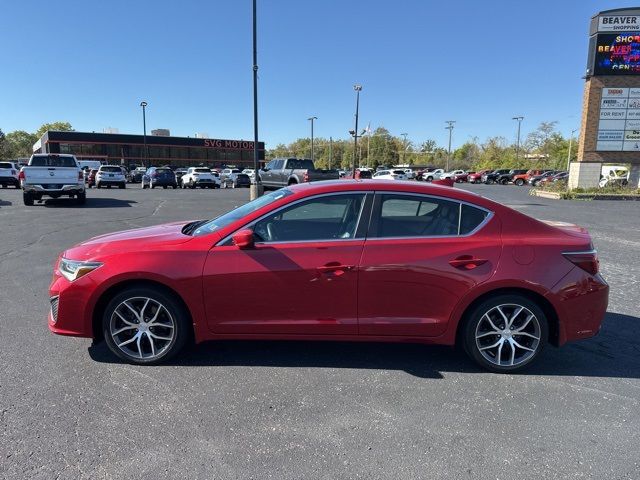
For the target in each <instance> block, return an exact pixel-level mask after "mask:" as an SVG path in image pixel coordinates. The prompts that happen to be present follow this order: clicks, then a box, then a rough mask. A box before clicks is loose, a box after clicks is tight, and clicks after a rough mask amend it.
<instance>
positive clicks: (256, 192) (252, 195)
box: [249, 0, 262, 200]
mask: <svg viewBox="0 0 640 480" xmlns="http://www.w3.org/2000/svg"><path fill="white" fill-rule="evenodd" d="M256 12H257V7H256V0H253V176H254V178H255V180H254V181H253V182H252V184H251V188H250V189H249V199H250V200H255V199H256V198H258V197H259V196H260V195H262V188H261V187H262V185H261V183H260V175H259V174H258V22H257V18H256V17H257V15H256Z"/></svg>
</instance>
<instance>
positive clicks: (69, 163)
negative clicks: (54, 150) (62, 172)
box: [29, 155, 78, 167]
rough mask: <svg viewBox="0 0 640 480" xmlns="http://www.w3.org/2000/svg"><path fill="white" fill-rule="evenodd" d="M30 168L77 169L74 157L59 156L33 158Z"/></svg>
mask: <svg viewBox="0 0 640 480" xmlns="http://www.w3.org/2000/svg"><path fill="white" fill-rule="evenodd" d="M29 166H30V167H77V166H78V164H77V163H76V161H75V159H74V158H73V157H59V156H58V155H47V156H40V157H33V158H32V159H31V161H30V162H29Z"/></svg>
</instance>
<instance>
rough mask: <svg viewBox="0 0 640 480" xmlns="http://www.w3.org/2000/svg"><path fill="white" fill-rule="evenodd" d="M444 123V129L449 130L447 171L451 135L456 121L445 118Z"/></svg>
mask: <svg viewBox="0 0 640 480" xmlns="http://www.w3.org/2000/svg"><path fill="white" fill-rule="evenodd" d="M444 123H446V124H447V126H446V127H444V128H445V130H449V152H448V153H447V168H446V170H447V172H448V171H449V162H450V161H451V135H452V134H453V124H454V123H456V121H455V120H447V121H445V122H444Z"/></svg>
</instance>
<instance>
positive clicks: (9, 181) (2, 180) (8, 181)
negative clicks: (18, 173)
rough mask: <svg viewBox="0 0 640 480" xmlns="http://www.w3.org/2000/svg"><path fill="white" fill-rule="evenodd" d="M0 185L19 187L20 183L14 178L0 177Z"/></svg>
mask: <svg viewBox="0 0 640 480" xmlns="http://www.w3.org/2000/svg"><path fill="white" fill-rule="evenodd" d="M0 185H13V186H20V181H19V180H18V179H17V178H15V177H0Z"/></svg>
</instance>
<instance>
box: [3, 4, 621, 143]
mask: <svg viewBox="0 0 640 480" xmlns="http://www.w3.org/2000/svg"><path fill="white" fill-rule="evenodd" d="M632 5H633V4H631V3H629V2H626V1H617V2H614V1H607V0H600V1H595V0H573V1H567V0H554V1H549V0H535V1H527V2H525V1H508V0H501V1H489V0H487V1H474V0H466V1H427V0H406V1H402V0H401V1H396V2H389V1H382V0H371V1H358V2H356V1H345V0H322V1H306V0H259V1H258V22H259V26H258V35H259V39H258V42H259V45H258V49H259V51H258V55H259V57H258V63H259V65H260V70H259V76H260V80H259V100H260V139H261V140H263V141H266V142H267V148H271V147H273V146H275V145H276V144H277V143H281V142H284V143H287V142H289V141H292V140H294V139H296V138H298V137H303V136H308V135H309V122H308V121H307V120H306V119H307V118H308V117H309V116H312V115H315V116H317V117H318V121H317V123H316V136H322V137H329V136H330V135H332V136H333V137H334V138H346V137H348V134H347V131H348V130H349V129H351V128H352V125H353V114H354V107H355V95H354V92H353V88H352V86H353V84H354V83H356V82H359V83H361V84H362V85H363V91H362V94H361V104H360V107H361V108H360V114H361V115H360V121H361V125H363V126H366V125H367V123H368V122H369V121H370V122H371V125H372V126H380V125H382V126H384V127H386V128H388V129H389V130H390V131H391V132H392V133H393V134H395V135H399V134H400V133H402V132H406V133H408V134H409V139H411V140H412V141H414V142H420V141H422V140H424V139H427V138H433V139H435V140H436V141H437V142H438V144H439V145H441V146H445V145H446V141H447V132H446V131H445V130H444V126H445V125H444V121H445V120H456V121H457V123H456V127H455V130H454V142H453V143H454V146H456V145H460V144H461V143H463V142H464V141H465V140H467V139H469V138H470V137H472V136H477V137H479V138H480V139H481V140H483V139H485V138H486V137H488V136H493V135H502V136H505V137H506V138H508V139H509V140H512V139H514V138H515V122H514V121H513V120H511V117H513V116H514V115H524V116H525V120H524V122H523V136H524V135H526V133H527V132H528V131H530V130H531V129H533V128H535V126H537V125H538V124H539V123H540V122H541V121H544V120H557V121H558V122H559V124H558V127H559V129H560V130H561V131H562V132H563V133H564V134H565V135H566V134H568V132H570V131H571V130H572V129H573V128H577V127H578V126H579V123H580V113H581V111H580V109H581V99H582V93H583V92H582V90H583V86H584V81H583V80H582V79H581V77H582V75H583V74H584V69H585V63H586V55H587V32H588V24H589V19H590V17H591V15H593V14H594V13H596V12H598V11H600V10H606V9H610V8H619V7H625V6H632ZM1 17H2V20H3V21H2V28H1V29H0V45H2V56H1V57H0V58H1V64H2V69H1V70H0V71H1V74H0V128H1V129H2V130H4V131H5V132H9V131H12V130H18V129H23V130H28V131H35V129H37V128H38V126H39V125H40V124H42V123H44V122H50V121H56V120H66V121H69V122H71V124H72V125H73V126H74V128H75V129H76V130H81V131H96V132H100V131H102V129H103V128H104V127H109V126H110V127H116V128H119V130H120V132H122V133H137V132H140V131H141V130H142V125H141V123H142V122H141V112H140V107H139V106H138V105H139V103H140V101H141V100H143V99H144V100H146V101H147V102H149V106H148V108H147V125H148V129H152V128H170V129H171V132H172V134H173V135H180V136H193V135H194V134H195V133H196V132H206V133H208V134H209V135H210V136H211V137H214V138H244V139H250V138H252V137H253V123H252V83H251V82H252V79H251V0H218V1H204V0H201V1H194V0H182V1H175V0H174V1H165V0H156V1H137V0H136V1H134V0H126V1H122V0H111V1H104V2H102V1H101V2H98V1H71V0H56V1H51V0H47V1H40V0H38V1H36V0H22V1H8V0H7V1H5V2H3V6H2V13H1Z"/></svg>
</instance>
